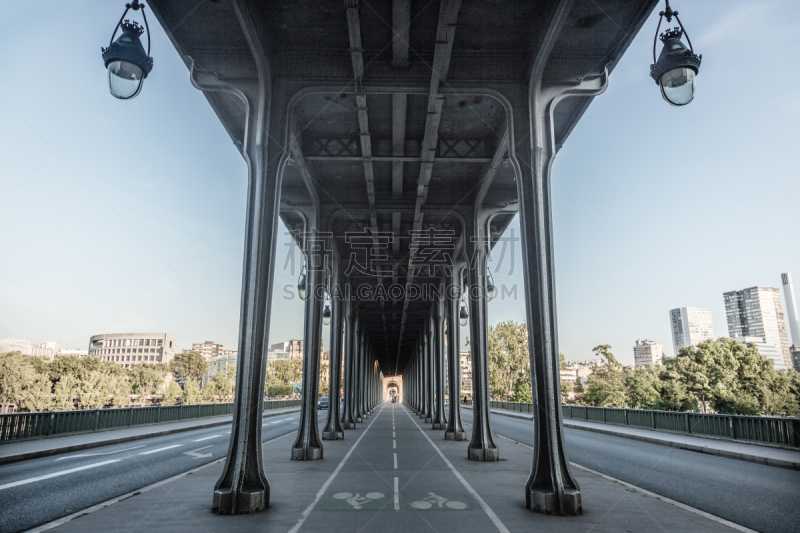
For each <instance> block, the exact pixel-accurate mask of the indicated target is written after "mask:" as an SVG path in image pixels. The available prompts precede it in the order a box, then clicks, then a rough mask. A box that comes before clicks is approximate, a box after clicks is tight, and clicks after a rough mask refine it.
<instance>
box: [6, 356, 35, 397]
mask: <svg viewBox="0 0 800 533" xmlns="http://www.w3.org/2000/svg"><path fill="white" fill-rule="evenodd" d="M31 359H33V358H32V357H30V356H28V355H23V354H22V353H20V352H8V353H4V354H2V355H0V400H2V401H3V403H13V404H19V403H20V402H22V401H23V400H24V399H25V396H26V395H27V390H28V389H29V388H30V387H31V386H32V385H33V383H34V382H35V381H36V379H37V378H38V377H39V373H38V372H37V371H36V367H35V366H34V364H33V363H34V362H33V361H32V360H31Z"/></svg>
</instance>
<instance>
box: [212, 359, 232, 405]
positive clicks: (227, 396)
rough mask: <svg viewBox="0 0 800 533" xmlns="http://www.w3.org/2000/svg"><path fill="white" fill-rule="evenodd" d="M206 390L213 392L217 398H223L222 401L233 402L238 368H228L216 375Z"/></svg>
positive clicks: (230, 366)
mask: <svg viewBox="0 0 800 533" xmlns="http://www.w3.org/2000/svg"><path fill="white" fill-rule="evenodd" d="M209 385H210V386H209ZM206 388H207V389H210V390H211V391H213V394H214V395H215V396H219V397H221V398H223V400H222V401H233V397H234V394H235V392H236V366H235V365H229V366H226V367H225V368H223V369H222V370H220V371H219V372H217V373H216V374H214V377H212V378H211V382H210V383H209V384H208V385H206Z"/></svg>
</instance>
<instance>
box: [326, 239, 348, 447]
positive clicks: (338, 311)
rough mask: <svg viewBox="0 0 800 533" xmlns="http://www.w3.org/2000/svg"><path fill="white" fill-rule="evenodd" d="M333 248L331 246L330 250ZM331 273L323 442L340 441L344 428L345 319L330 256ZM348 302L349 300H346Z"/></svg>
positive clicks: (336, 268) (336, 270) (335, 257)
mask: <svg viewBox="0 0 800 533" xmlns="http://www.w3.org/2000/svg"><path fill="white" fill-rule="evenodd" d="M332 248H333V246H331V249H332ZM331 257H332V258H333V265H331V270H332V273H333V276H332V279H331V294H330V297H331V357H330V361H329V370H330V373H329V375H328V391H329V392H328V420H327V422H326V424H325V429H324V430H323V431H322V439H323V440H340V439H343V438H344V428H342V421H341V417H340V414H339V404H340V402H339V398H340V394H339V390H340V389H341V380H342V335H343V329H344V322H345V318H344V317H343V316H342V315H343V313H342V300H343V298H344V297H345V295H343V294H341V292H340V285H339V281H340V274H341V273H340V272H339V257H338V255H336V254H335V253H332V254H331ZM348 301H349V300H348Z"/></svg>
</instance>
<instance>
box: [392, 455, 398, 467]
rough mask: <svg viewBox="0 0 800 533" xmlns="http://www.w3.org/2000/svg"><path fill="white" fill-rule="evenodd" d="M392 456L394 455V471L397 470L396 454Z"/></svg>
mask: <svg viewBox="0 0 800 533" xmlns="http://www.w3.org/2000/svg"><path fill="white" fill-rule="evenodd" d="M392 455H394V469H395V470H397V454H396V453H393V454H392Z"/></svg>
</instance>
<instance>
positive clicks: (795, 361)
mask: <svg viewBox="0 0 800 533" xmlns="http://www.w3.org/2000/svg"><path fill="white" fill-rule="evenodd" d="M790 353H791V354H792V367H794V369H795V370H797V371H798V372H800V346H792V348H791V350H790Z"/></svg>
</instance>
